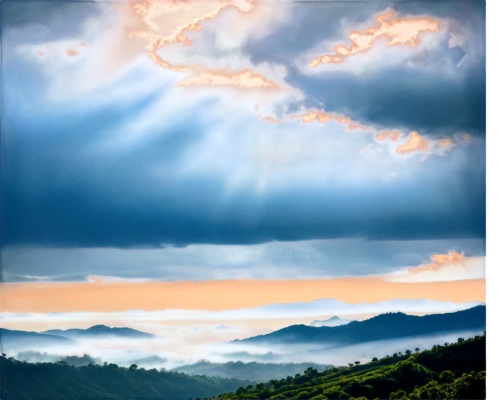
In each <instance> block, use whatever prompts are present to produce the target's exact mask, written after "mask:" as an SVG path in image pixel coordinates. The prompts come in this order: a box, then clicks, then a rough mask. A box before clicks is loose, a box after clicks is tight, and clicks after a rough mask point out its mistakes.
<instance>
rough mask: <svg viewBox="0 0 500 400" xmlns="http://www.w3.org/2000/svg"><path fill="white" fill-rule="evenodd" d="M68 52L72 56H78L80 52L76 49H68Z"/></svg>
mask: <svg viewBox="0 0 500 400" xmlns="http://www.w3.org/2000/svg"><path fill="white" fill-rule="evenodd" d="M66 53H67V54H68V56H70V57H76V56H77V55H79V54H80V53H79V52H78V51H76V50H74V49H68V51H67V52H66Z"/></svg>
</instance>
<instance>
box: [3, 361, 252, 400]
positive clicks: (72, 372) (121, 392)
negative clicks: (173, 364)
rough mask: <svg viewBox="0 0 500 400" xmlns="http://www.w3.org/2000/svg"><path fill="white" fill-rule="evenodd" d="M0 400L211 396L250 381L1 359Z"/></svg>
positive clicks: (245, 384) (186, 397)
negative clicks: (0, 399) (0, 384)
mask: <svg viewBox="0 0 500 400" xmlns="http://www.w3.org/2000/svg"><path fill="white" fill-rule="evenodd" d="M1 360H2V363H1V367H2V370H1V373H2V388H1V390H2V392H1V398H2V399H5V400H7V399H41V398H43V399H81V398H85V399H107V398H109V399H137V398H149V399H189V398H205V397H211V396H215V395H217V394H219V393H224V392H228V391H232V390H235V389H236V388H238V387H239V386H245V387H246V386H248V385H249V384H250V383H253V382H252V381H243V380H237V379H222V378H210V377H207V376H190V375H186V374H184V373H181V372H167V371H157V370H155V369H152V370H144V369H139V368H137V366H136V365H135V364H133V365H131V366H130V368H120V367H118V366H117V365H116V364H106V365H103V366H99V365H95V364H89V365H88V366H84V367H74V366H70V365H68V364H66V363H64V362H58V363H36V364H30V363H26V362H21V361H17V360H15V359H13V358H6V357H2V359H1Z"/></svg>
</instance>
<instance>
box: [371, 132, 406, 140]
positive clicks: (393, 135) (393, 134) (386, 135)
mask: <svg viewBox="0 0 500 400" xmlns="http://www.w3.org/2000/svg"><path fill="white" fill-rule="evenodd" d="M400 137H401V132H399V131H384V132H382V133H379V134H378V135H377V136H375V139H377V140H379V141H384V140H385V139H387V138H389V139H390V140H392V141H393V142H397V141H398V139H399V138H400Z"/></svg>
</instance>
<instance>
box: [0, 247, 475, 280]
mask: <svg viewBox="0 0 500 400" xmlns="http://www.w3.org/2000/svg"><path fill="white" fill-rule="evenodd" d="M449 248H461V249H463V250H464V251H465V253H466V254H467V255H468V256H483V255H484V241H483V240H478V239H456V240H429V241H418V240H417V241H403V240H398V241H383V240H382V241H378V240H363V239H323V240H317V239H316V240H304V241H283V242H278V241H272V242H268V243H261V244H253V245H249V244H246V245H210V244H193V245H190V246H187V247H174V246H164V247H160V248H149V249H147V248H146V249H140V248H139V249H137V248H136V249H116V248H76V249H71V248H68V249H60V248H59V249H57V248H52V249H50V248H40V247H6V248H4V249H3V250H2V260H1V261H2V267H3V271H2V272H3V279H4V281H7V282H12V281H23V280H33V281H37V280H46V281H87V280H89V279H90V278H89V277H93V278H92V279H93V280H99V281H104V282H113V281H115V282H120V281H124V280H126V281H131V282H145V281H151V280H156V281H158V280H167V281H184V280H193V281H205V280H219V279H286V278H288V277H289V276H291V275H292V276H294V277H295V278H297V279H312V278H334V277H349V276H351V277H352V276H366V275H382V274H388V273H391V272H395V271H397V270H401V269H404V268H407V267H413V266H415V265H419V264H421V262H422V260H424V259H427V258H428V257H429V254H439V253H443V252H446V251H447V250H448V249H449ZM23 277H24V278H23ZM35 277H36V279H35Z"/></svg>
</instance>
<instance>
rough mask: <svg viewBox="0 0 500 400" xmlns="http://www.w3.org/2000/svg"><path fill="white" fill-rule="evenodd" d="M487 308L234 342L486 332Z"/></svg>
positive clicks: (346, 341)
mask: <svg viewBox="0 0 500 400" xmlns="http://www.w3.org/2000/svg"><path fill="white" fill-rule="evenodd" d="M485 328H486V306H476V307H473V308H470V309H468V310H464V311H457V312H454V313H447V314H432V315H425V316H422V317H417V316H413V315H406V314H403V313H389V314H381V315H378V316H376V317H373V318H370V319H367V320H365V321H353V322H350V323H349V324H347V325H342V326H336V327H313V326H307V325H292V326H289V327H286V328H283V329H280V330H278V331H275V332H272V333H269V334H267V335H260V336H254V337H251V338H248V339H243V340H234V341H233V343H235V344H240V343H241V344H253V345H255V344H266V345H273V344H274V345H276V344H298V343H305V344H309V345H311V344H321V345H325V344H327V345H329V346H330V347H342V346H347V345H353V344H359V343H366V342H372V341H377V340H387V339H399V338H407V337H412V336H424V335H434V334H439V333H445V332H461V331H466V330H474V329H476V330H484V329H485Z"/></svg>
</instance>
